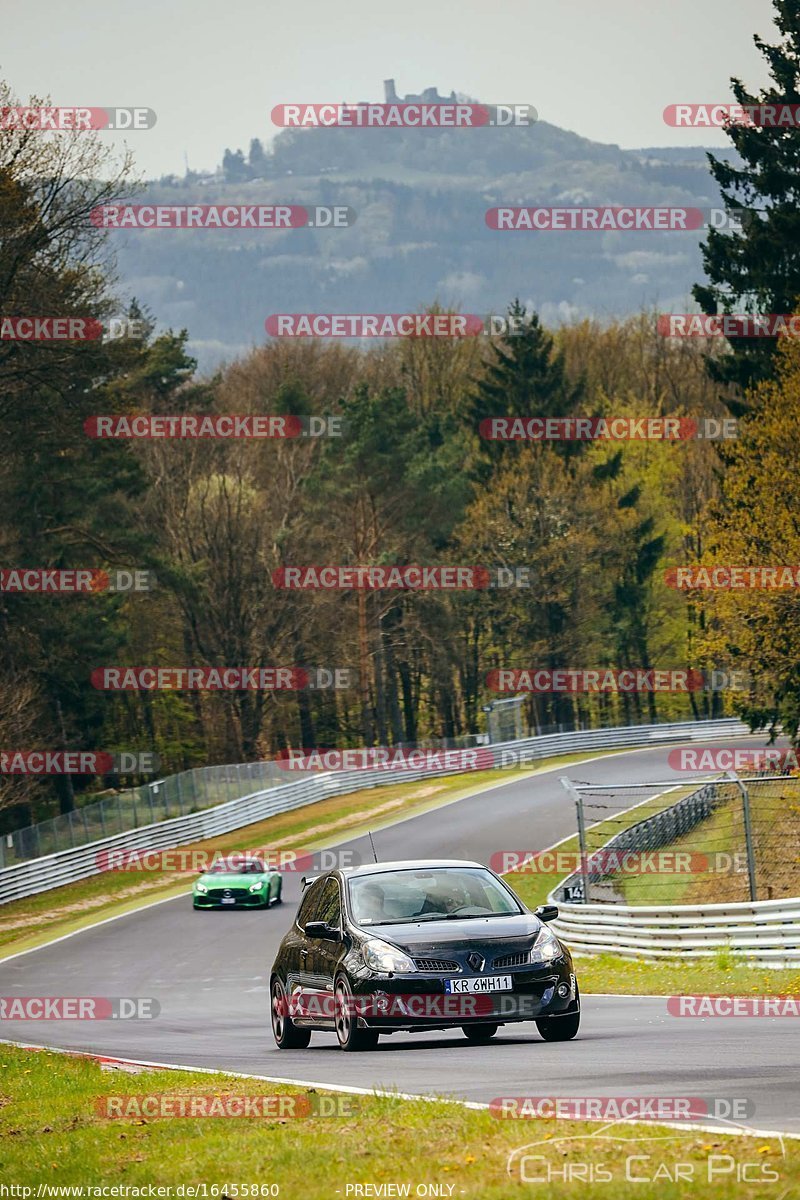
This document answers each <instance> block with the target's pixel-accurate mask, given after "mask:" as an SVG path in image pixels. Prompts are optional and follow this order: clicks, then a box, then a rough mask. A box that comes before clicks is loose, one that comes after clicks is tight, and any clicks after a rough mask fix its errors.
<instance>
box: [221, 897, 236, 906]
mask: <svg viewBox="0 0 800 1200" xmlns="http://www.w3.org/2000/svg"><path fill="white" fill-rule="evenodd" d="M222 903H223V904H235V903H236V897H235V896H223V897H222Z"/></svg>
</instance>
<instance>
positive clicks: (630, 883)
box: [504, 787, 800, 995]
mask: <svg viewBox="0 0 800 1200" xmlns="http://www.w3.org/2000/svg"><path fill="white" fill-rule="evenodd" d="M690 790H691V788H689V787H686V788H682V789H681V792H680V793H679V794H676V793H675V792H671V793H670V794H669V796H664V795H663V794H661V795H659V796H653V797H651V798H650V799H648V800H647V801H646V802H645V803H644V804H641V805H639V806H638V807H637V808H636V809H635V810H634V811H633V812H631V813H629V814H627V815H625V816H623V815H617V816H615V817H614V818H612V819H610V820H608V821H605V822H601V823H599V824H598V825H595V826H592V827H591V829H590V831H589V837H588V843H589V849H590V851H591V850H592V849H596V848H597V847H599V846H601V845H602V844H603V843H604V842H605V841H607V840H608V838H610V837H612V836H613V835H614V834H615V833H619V832H620V831H621V830H622V829H625V828H628V827H629V826H630V825H634V824H636V823H637V822H638V821H641V820H643V819H644V818H645V817H648V816H651V815H652V814H653V813H655V812H659V811H660V810H661V809H663V808H667V807H669V806H670V805H671V804H674V803H675V802H676V800H677V799H680V797H681V795H684V794H687V793H688V792H689V791H690ZM672 848H674V847H669V849H672ZM681 848H683V849H686V848H687V847H685V846H684V847H681ZM692 849H695V847H694V846H692ZM698 849H699V848H698ZM558 850H559V851H560V852H562V853H566V854H574V855H577V854H578V851H579V846H578V838H577V836H576V837H573V838H569V839H568V840H567V841H565V842H563V843H561V845H560V846H559V847H558ZM700 852H702V851H700ZM568 861H569V860H568ZM564 875H565V873H564V871H563V870H560V871H555V872H551V873H545V872H541V871H530V870H528V871H525V870H523V871H511V872H509V873H508V874H507V875H505V876H504V878H505V880H506V882H507V883H508V884H509V885H510V886H511V887H512V888H513V889H514V891H515V892H516V893H517V895H518V896H519V897H520V899H521V900H522V901H523V902H524V903H525V904H526V905H527V906H528V907H529V908H535V907H536V906H537V905H539V904H544V903H545V902H546V900H547V897H548V896H549V895H550V893H551V892H552V891H553V889H554V888H555V887H556V886H557V885H558V884H559V883H560V882H561V881H562V880H563V879H564ZM647 878H648V877H647V876H637V875H629V876H620V877H619V878H618V880H617V882H616V883H615V886H616V887H618V889H619V890H620V891H621V890H623V887H624V889H625V896H626V900H627V903H635V900H632V899H631V898H630V897H631V895H642V896H643V895H644V892H643V891H641V890H640V891H638V892H636V891H634V888H635V886H636V885H637V884H639V883H640V882H641V881H643V880H646V879H647ZM671 878H672V879H681V878H682V877H681V876H672V877H671ZM690 878H692V877H690ZM641 902H642V903H653V902H654V901H653V897H652V895H649V896H648V898H647V899H642V901H641ZM665 903H679V901H678V900H674V901H665ZM575 965H576V968H577V971H578V977H579V979H580V985H581V991H582V992H583V993H584V995H586V994H589V993H591V992H605V993H612V994H616V995H626V994H629V995H671V994H673V993H674V992H676V991H680V992H687V993H688V992H696V993H707V992H712V993H720V994H730V993H733V994H737V995H750V994H759V995H761V994H768V995H776V994H781V995H783V994H787V993H791V994H792V995H796V994H800V972H798V971H796V970H791V969H789V970H781V969H779V968H775V969H774V970H761V969H754V968H752V967H748V966H746V965H742V964H741V962H738V963H734V961H733V959H732V958H731V956H730V955H726V954H725V953H724V952H723V953H720V954H718V955H716V956H715V957H713V958H709V959H686V958H682V959H681V960H680V961H678V960H677V959H671V960H665V961H662V962H642V961H638V960H635V959H634V960H632V959H628V958H623V957H619V956H615V955H611V954H600V955H589V954H586V955H581V956H580V957H578V958H577V959H576V963H575Z"/></svg>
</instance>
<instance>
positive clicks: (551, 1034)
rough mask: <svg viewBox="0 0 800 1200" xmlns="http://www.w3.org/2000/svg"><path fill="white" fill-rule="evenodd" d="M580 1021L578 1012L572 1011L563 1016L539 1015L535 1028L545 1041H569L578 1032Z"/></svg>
mask: <svg viewBox="0 0 800 1200" xmlns="http://www.w3.org/2000/svg"><path fill="white" fill-rule="evenodd" d="M580 1023H581V1014H580V1012H574V1013H566V1015H565V1016H563V1017H540V1018H539V1020H538V1021H537V1022H536V1028H537V1029H538V1030H539V1033H540V1034H541V1035H542V1037H543V1038H544V1040H545V1041H546V1042H569V1041H571V1039H572V1038H574V1037H575V1034H576V1033H577V1032H578V1029H579V1028H580Z"/></svg>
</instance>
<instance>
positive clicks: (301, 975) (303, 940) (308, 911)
mask: <svg viewBox="0 0 800 1200" xmlns="http://www.w3.org/2000/svg"><path fill="white" fill-rule="evenodd" d="M324 886H325V880H324V879H315V880H314V882H313V883H312V884H310V885H309V887H308V889H307V891H306V893H305V895H304V896H303V899H302V900H301V901H300V907H299V909H298V910H297V915H296V917H295V919H294V921H293V922H292V927H291V929H290V930H289V933H288V934H287V935H286V938H285V939H284V943H283V953H284V956H285V964H286V991H287V993H288V994H289V997H290V999H291V1000H292V1001H296V1000H298V999H299V1000H300V1002H301V1003H302V1004H303V1007H304V1008H307V1007H308V1006H307V1004H305V1003H304V1001H305V999H307V998H308V997H309V996H313V993H315V991H316V988H315V987H314V984H313V977H312V975H311V962H310V951H311V946H312V943H311V942H310V941H309V939H308V938H307V937H306V935H305V927H306V925H307V924H308V922H309V921H315V920H316V919H317V912H318V911H319V905H320V901H321V899H322V889H323V887H324Z"/></svg>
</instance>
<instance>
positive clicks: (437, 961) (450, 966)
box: [414, 958, 461, 971]
mask: <svg viewBox="0 0 800 1200" xmlns="http://www.w3.org/2000/svg"><path fill="white" fill-rule="evenodd" d="M414 966H415V967H416V968H417V970H418V971H460V970H461V967H460V966H459V965H458V963H457V962H454V961H453V959H452V958H415V959H414Z"/></svg>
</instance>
